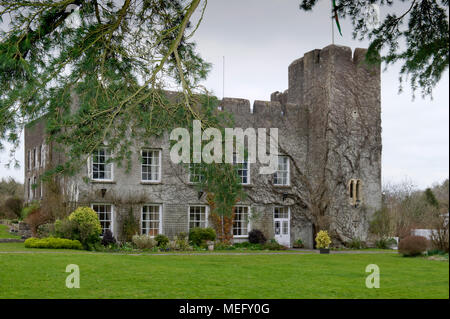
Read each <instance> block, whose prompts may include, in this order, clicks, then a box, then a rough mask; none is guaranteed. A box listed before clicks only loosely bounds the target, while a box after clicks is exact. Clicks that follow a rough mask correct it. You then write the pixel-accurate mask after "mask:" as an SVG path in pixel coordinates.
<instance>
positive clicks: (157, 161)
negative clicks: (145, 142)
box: [141, 149, 161, 182]
mask: <svg viewBox="0 0 450 319" xmlns="http://www.w3.org/2000/svg"><path fill="white" fill-rule="evenodd" d="M141 173H142V177H141V178H142V181H145V182H159V181H161V151H160V150H151V149H144V150H142V169H141Z"/></svg>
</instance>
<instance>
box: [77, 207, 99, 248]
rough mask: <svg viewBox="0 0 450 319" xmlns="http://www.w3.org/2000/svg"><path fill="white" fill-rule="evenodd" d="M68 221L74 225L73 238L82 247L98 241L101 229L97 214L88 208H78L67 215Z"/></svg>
mask: <svg viewBox="0 0 450 319" xmlns="http://www.w3.org/2000/svg"><path fill="white" fill-rule="evenodd" d="M69 221H71V222H72V223H73V225H74V237H77V238H73V239H78V240H79V241H80V242H81V243H82V244H83V246H85V247H87V246H88V245H90V244H95V243H96V242H99V241H100V235H101V233H102V227H101V225H100V221H99V220H98V216H97V213H96V212H95V211H94V210H93V209H92V208H89V207H78V208H77V209H76V210H75V211H74V212H73V213H71V214H70V215H69Z"/></svg>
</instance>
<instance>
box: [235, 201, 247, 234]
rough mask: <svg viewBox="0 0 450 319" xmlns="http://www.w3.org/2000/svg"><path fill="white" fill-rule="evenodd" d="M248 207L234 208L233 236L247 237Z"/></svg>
mask: <svg viewBox="0 0 450 319" xmlns="http://www.w3.org/2000/svg"><path fill="white" fill-rule="evenodd" d="M249 210H250V209H249V207H248V206H236V207H235V211H234V219H233V236H234V237H247V236H248V231H249V226H250V223H249Z"/></svg>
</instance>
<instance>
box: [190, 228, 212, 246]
mask: <svg viewBox="0 0 450 319" xmlns="http://www.w3.org/2000/svg"><path fill="white" fill-rule="evenodd" d="M214 240H216V231H215V230H214V229H212V228H211V227H206V228H200V227H195V228H192V229H191V230H190V231H189V241H190V242H192V244H193V245H197V246H202V245H204V244H205V243H206V241H214Z"/></svg>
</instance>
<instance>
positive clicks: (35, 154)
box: [33, 147, 39, 167]
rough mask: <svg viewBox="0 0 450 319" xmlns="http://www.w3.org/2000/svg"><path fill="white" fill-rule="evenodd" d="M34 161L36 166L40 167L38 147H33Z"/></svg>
mask: <svg viewBox="0 0 450 319" xmlns="http://www.w3.org/2000/svg"><path fill="white" fill-rule="evenodd" d="M33 161H34V162H33V164H34V167H39V161H38V152H37V151H36V147H35V148H33Z"/></svg>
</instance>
